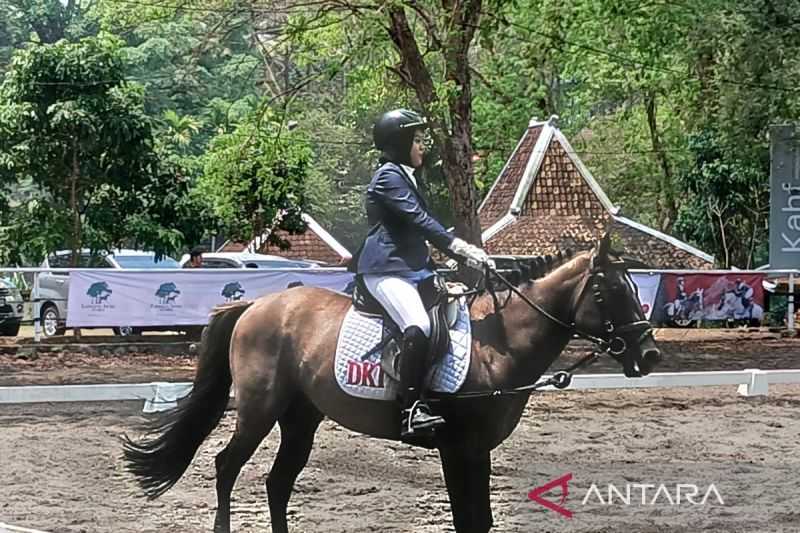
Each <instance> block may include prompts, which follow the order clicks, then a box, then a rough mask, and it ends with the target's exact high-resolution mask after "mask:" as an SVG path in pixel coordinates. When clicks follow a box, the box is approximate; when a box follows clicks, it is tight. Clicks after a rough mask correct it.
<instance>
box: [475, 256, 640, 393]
mask: <svg viewBox="0 0 800 533" xmlns="http://www.w3.org/2000/svg"><path fill="white" fill-rule="evenodd" d="M609 268H611V269H622V270H627V264H626V263H625V261H609V262H605V263H599V262H598V261H596V257H595V256H592V258H591V260H590V266H589V271H588V275H587V276H586V277H585V279H584V281H583V285H582V286H581V288H580V290H579V291H578V295H577V297H575V299H574V301H573V303H572V305H571V306H570V307H571V308H570V316H569V319H568V320H567V321H564V320H561V319H560V318H558V317H556V316H555V315H553V314H552V313H550V312H549V311H547V310H546V309H544V308H543V307H542V306H541V305H540V304H538V303H536V302H534V301H533V300H531V299H530V298H529V297H528V296H527V295H525V293H523V292H522V291H520V290H519V289H518V288H517V287H516V286H515V285H514V284H513V283H511V282H510V281H509V280H508V279H506V278H505V277H504V276H503V275H502V274H500V273H499V272H497V271H496V270H493V269H491V268H487V269H486V272H485V279H487V280H488V279H491V278H492V277H494V278H496V279H497V280H499V281H500V282H501V283H502V284H503V285H505V286H506V287H507V288H508V289H509V290H510V291H511V292H513V293H514V294H516V295H517V296H519V298H520V299H521V300H522V301H523V302H525V303H526V304H527V305H528V306H529V307H531V308H532V309H535V310H536V311H537V312H539V313H540V314H542V315H543V316H545V317H546V318H547V319H548V320H550V321H551V322H553V323H555V324H558V325H559V326H561V327H562V328H564V329H565V330H567V331H569V332H570V333H572V334H573V335H574V336H576V337H579V338H582V339H585V340H587V341H589V342H591V343H592V344H594V345H595V351H594V352H593V354H592V355H593V357H591V358H587V360H586V361H585V362H583V363H582V364H587V363H588V362H589V361H592V360H594V359H595V358H596V357H597V356H600V355H603V354H607V355H609V356H611V357H613V358H614V359H616V360H617V361H619V362H620V363H621V364H622V366H623V369H624V371H625V375H626V376H629V377H636V376H640V375H641V373H640V372H639V370H638V369H637V368H636V361H635V359H634V354H633V353H631V350H630V349H629V348H630V346H629V341H630V337H632V336H634V335H635V342H636V343H637V344H638V343H641V341H642V340H643V339H644V338H645V337H646V336H648V335H651V334H652V332H651V328H650V323H649V322H648V321H647V320H633V321H630V322H625V323H623V324H619V323H617V322H616V321H615V320H614V319H613V318H612V317H613V315H614V314H613V313H612V309H611V302H610V296H611V290H610V288H609V286H608V278H607V272H606V270H607V269H609ZM628 283H630V280H628ZM487 289H488V290H489V291H490V292H492V296H493V298H494V302H495V310H496V311H497V310H499V309H498V308H497V305H498V300H497V298H496V296H495V295H494V293H493V289H492V284H491V283H487ZM590 292H591V296H592V298H594V302H595V303H596V304H597V307H598V308H599V310H600V313H601V314H602V316H603V317H604V319H603V329H604V331H603V335H602V336H599V337H598V336H596V335H592V334H591V333H588V332H586V331H584V330H582V329H581V328H579V327H578V325H577V322H576V314H577V312H578V310H579V309H580V307H581V303H582V302H583V300H584V299H585V298H586V297H587V295H588V294H590ZM626 339H628V340H626ZM572 370H574V369H572Z"/></svg>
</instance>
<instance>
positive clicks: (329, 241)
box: [220, 213, 350, 265]
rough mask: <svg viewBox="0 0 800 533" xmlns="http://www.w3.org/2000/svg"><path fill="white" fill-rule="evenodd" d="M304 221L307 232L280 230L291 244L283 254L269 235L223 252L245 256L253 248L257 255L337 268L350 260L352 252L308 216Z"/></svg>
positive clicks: (232, 245)
mask: <svg viewBox="0 0 800 533" xmlns="http://www.w3.org/2000/svg"><path fill="white" fill-rule="evenodd" d="M303 220H304V221H305V222H306V224H307V226H308V227H307V228H306V231H305V232H303V233H299V234H296V235H292V234H290V233H289V232H287V231H284V230H277V232H276V234H277V235H278V236H280V237H281V238H283V239H284V240H286V241H287V242H288V243H289V248H288V249H287V250H281V249H280V248H278V247H277V246H274V245H270V244H269V243H268V242H267V235H266V234H265V235H262V236H261V237H259V238H256V239H253V240H252V241H251V242H249V243H246V242H234V241H228V242H226V243H225V245H224V246H223V248H222V249H221V250H220V251H222V252H241V251H244V250H247V249H248V248H250V249H251V250H252V251H254V252H258V253H262V254H269V255H278V256H281V257H286V258H289V259H311V260H312V261H323V262H325V263H330V264H332V265H336V264H338V263H339V262H341V260H342V259H344V258H349V257H350V252H348V251H347V249H346V248H345V247H344V246H342V245H341V244H339V242H338V241H336V239H334V238H333V237H332V236H331V235H330V234H329V233H328V232H327V231H325V229H324V228H322V226H320V225H319V224H318V223H317V221H316V220H314V219H313V218H311V216H309V215H307V214H305V213H304V214H303Z"/></svg>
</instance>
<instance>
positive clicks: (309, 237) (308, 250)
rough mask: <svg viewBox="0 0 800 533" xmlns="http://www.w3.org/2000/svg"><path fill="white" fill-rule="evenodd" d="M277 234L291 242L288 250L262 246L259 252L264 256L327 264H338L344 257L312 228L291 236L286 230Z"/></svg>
mask: <svg viewBox="0 0 800 533" xmlns="http://www.w3.org/2000/svg"><path fill="white" fill-rule="evenodd" d="M277 234H278V235H279V236H280V237H282V238H284V239H286V240H287V241H288V242H289V249H288V250H281V249H280V248H278V247H277V246H271V245H266V246H262V247H261V248H260V249H259V250H258V252H259V253H262V254H270V255H280V256H281V257H287V258H290V259H312V260H314V261H324V262H326V263H331V264H334V265H335V264H337V263H338V262H339V261H341V259H342V257H341V256H340V255H339V254H337V253H336V252H335V251H334V250H333V249H332V248H331V247H330V246H328V245H327V244H326V243H325V241H323V240H322V239H321V238H320V237H319V235H317V234H316V233H314V232H313V231H312V230H311V229H310V228H309V229H307V230H306V231H305V232H304V233H300V234H298V235H290V234H289V233H288V232H286V231H284V230H278V231H277Z"/></svg>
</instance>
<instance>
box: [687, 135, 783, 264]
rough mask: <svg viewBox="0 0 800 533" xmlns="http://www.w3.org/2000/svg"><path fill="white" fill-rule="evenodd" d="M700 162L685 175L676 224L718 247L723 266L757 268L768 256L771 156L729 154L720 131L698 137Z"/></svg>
mask: <svg viewBox="0 0 800 533" xmlns="http://www.w3.org/2000/svg"><path fill="white" fill-rule="evenodd" d="M690 146H691V148H692V150H693V152H694V154H695V162H694V165H693V166H692V167H691V168H690V169H689V170H688V171H687V172H686V173H685V174H683V175H682V176H681V177H680V182H679V183H680V185H681V188H682V191H681V192H683V193H684V196H685V198H686V200H685V202H684V203H683V205H682V206H681V209H680V211H679V216H678V220H677V224H676V229H677V230H678V231H679V232H680V233H682V234H683V235H685V236H686V238H688V239H690V240H692V241H693V242H696V243H697V244H698V245H699V246H701V247H702V248H703V249H705V250H708V251H709V252H713V253H714V254H715V255H716V257H717V258H718V260H719V262H720V263H721V265H722V267H723V268H730V267H732V266H738V267H742V268H754V267H755V266H757V264H756V259H760V260H761V261H763V260H764V259H766V257H765V256H766V252H767V243H768V242H769V235H768V232H767V224H766V221H767V218H768V216H769V189H768V188H767V187H765V186H764V181H765V180H764V176H765V174H768V172H769V161H768V160H767V159H766V158H764V159H762V160H761V161H750V160H747V159H742V158H739V157H736V156H735V155H731V154H725V153H724V151H723V150H722V149H721V147H720V145H719V143H718V136H717V135H715V134H714V132H705V133H703V134H700V135H697V136H695V137H694V138H693V139H692V141H691V143H690Z"/></svg>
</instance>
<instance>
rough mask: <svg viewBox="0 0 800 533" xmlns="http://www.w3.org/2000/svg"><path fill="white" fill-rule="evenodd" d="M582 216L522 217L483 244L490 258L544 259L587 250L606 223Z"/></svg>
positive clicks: (597, 237) (604, 218) (600, 219)
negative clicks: (539, 256)
mask: <svg viewBox="0 0 800 533" xmlns="http://www.w3.org/2000/svg"><path fill="white" fill-rule="evenodd" d="M607 218H610V215H608V216H607V217H601V218H599V219H594V220H593V219H589V218H586V217H582V216H580V215H545V216H542V217H537V218H536V219H534V218H532V217H520V218H519V219H517V221H516V222H512V223H511V224H509V225H508V226H506V227H505V228H503V229H502V230H500V231H499V232H498V233H497V234H496V235H495V236H494V237H492V238H491V239H489V241H488V242H486V243H484V246H485V247H486V251H487V252H488V253H489V254H491V255H545V254H553V253H556V252H558V251H559V250H567V249H570V250H572V251H574V252H578V251H581V250H587V249H589V248H591V247H592V246H593V245H594V243H595V242H597V240H598V239H599V238H600V237H601V236H602V235H603V231H604V230H605V221H606V219H607Z"/></svg>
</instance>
